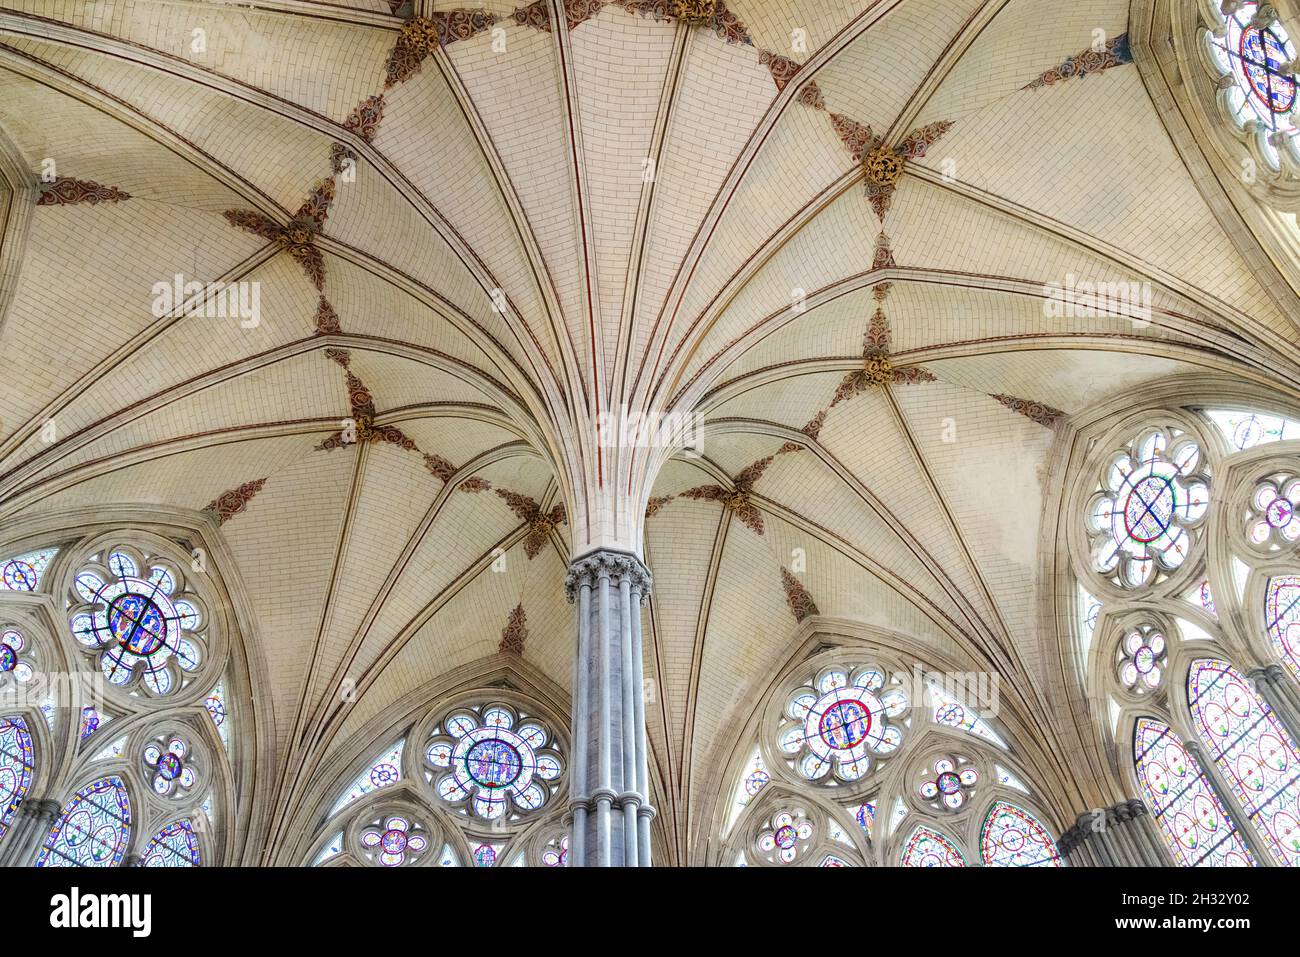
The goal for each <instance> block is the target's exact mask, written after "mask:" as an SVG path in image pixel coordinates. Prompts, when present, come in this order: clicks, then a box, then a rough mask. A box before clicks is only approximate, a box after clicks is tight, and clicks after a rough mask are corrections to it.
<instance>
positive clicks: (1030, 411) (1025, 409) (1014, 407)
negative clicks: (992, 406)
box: [992, 392, 1065, 429]
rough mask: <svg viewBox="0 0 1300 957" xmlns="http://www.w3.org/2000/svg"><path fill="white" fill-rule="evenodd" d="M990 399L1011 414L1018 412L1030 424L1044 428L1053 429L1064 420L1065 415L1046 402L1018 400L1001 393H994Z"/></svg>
mask: <svg viewBox="0 0 1300 957" xmlns="http://www.w3.org/2000/svg"><path fill="white" fill-rule="evenodd" d="M992 398H994V399H997V400H998V401H999V402H1001V403H1002V404H1003V405H1005V406H1006V407H1007V408H1008V409H1010V410H1011V411H1013V412H1019V413H1020V414H1021V415H1023V416H1024V417H1025V418H1027V419H1029V420H1030V421H1031V422H1037V423H1038V424H1039V425H1041V426H1043V427H1044V428H1048V429H1050V428H1053V427H1055V425H1056V423H1058V422H1060V421H1061V419H1063V418H1065V413H1064V412H1062V411H1061V410H1060V409H1054V408H1052V406H1050V405H1048V404H1047V403H1046V402H1034V401H1033V400H1032V399H1020V398H1017V397H1016V396H1014V395H1005V394H1003V393H1000V392H999V393H994V394H993V395H992Z"/></svg>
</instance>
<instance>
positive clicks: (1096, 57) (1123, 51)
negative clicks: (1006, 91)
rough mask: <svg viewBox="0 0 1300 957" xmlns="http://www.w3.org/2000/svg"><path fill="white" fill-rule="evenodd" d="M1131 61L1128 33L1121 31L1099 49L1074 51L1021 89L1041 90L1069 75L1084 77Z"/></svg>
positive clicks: (1065, 78) (1067, 77)
mask: <svg viewBox="0 0 1300 957" xmlns="http://www.w3.org/2000/svg"><path fill="white" fill-rule="evenodd" d="M1132 62H1133V54H1132V52H1130V50H1129V43H1128V34H1127V33H1121V34H1120V35H1119V36H1117V37H1114V38H1112V39H1111V40H1109V41H1108V42H1107V43H1106V45H1105V46H1104V47H1103V48H1102V49H1100V50H1094V49H1093V48H1091V47H1089V48H1088V49H1087V50H1084V51H1082V52H1080V53H1076V54H1075V55H1074V56H1072V57H1069V58H1068V59H1066V61H1065V62H1064V63H1062V64H1061V65H1060V66H1058V67H1054V68H1053V69H1051V70H1047V71H1046V72H1045V73H1042V74H1041V75H1039V76H1038V77H1037V78H1036V79H1034V80H1033V81H1032V82H1031V83H1028V84H1026V85H1025V86H1024V87H1023V89H1026V90H1041V89H1042V88H1043V87H1045V86H1051V85H1052V84H1053V83H1059V82H1060V81H1061V80H1068V79H1070V78H1071V77H1086V76H1089V75H1091V74H1093V73H1100V72H1102V71H1103V70H1109V69H1111V68H1112V67H1117V66H1122V65H1124V64H1125V63H1132Z"/></svg>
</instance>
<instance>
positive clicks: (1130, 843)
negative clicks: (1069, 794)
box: [1059, 798, 1173, 867]
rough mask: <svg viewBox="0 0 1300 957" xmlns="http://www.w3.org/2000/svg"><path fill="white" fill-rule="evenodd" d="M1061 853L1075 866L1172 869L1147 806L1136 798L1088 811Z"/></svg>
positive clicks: (1069, 833) (1063, 837)
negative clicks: (1148, 813)
mask: <svg viewBox="0 0 1300 957" xmlns="http://www.w3.org/2000/svg"><path fill="white" fill-rule="evenodd" d="M1059 846H1060V848H1061V853H1062V854H1063V855H1064V857H1065V860H1066V862H1067V863H1068V864H1070V865H1071V866H1072V867H1172V866H1173V860H1172V859H1171V858H1170V856H1169V851H1168V849H1167V848H1166V847H1165V846H1164V844H1162V843H1161V841H1160V835H1159V834H1157V833H1156V832H1155V828H1154V826H1153V825H1152V823H1151V818H1150V817H1149V816H1148V815H1147V808H1146V805H1145V804H1143V803H1142V802H1141V801H1139V800H1137V799H1136V798H1134V799H1132V800H1128V801H1120V802H1119V803H1118V804H1115V805H1112V806H1111V807H1108V808H1104V809H1098V810H1093V811H1084V812H1083V813H1082V814H1080V815H1079V819H1078V821H1077V822H1075V825H1074V827H1072V828H1070V829H1069V830H1068V831H1066V832H1065V833H1064V834H1062V835H1061V840H1060V841H1059Z"/></svg>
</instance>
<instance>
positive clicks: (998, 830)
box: [980, 801, 1061, 867]
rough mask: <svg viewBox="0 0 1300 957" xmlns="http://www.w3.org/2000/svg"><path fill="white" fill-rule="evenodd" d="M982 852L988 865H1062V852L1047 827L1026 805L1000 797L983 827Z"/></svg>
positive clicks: (981, 834)
mask: <svg viewBox="0 0 1300 957" xmlns="http://www.w3.org/2000/svg"><path fill="white" fill-rule="evenodd" d="M980 856H981V858H982V859H983V861H984V864H985V866H987V867H1060V866H1061V853H1060V851H1058V850H1057V849H1056V842H1055V841H1054V840H1052V835H1051V834H1049V833H1047V828H1045V827H1043V825H1042V824H1041V823H1040V822H1039V820H1038V818H1036V817H1034V816H1033V815H1032V814H1030V813H1029V812H1028V811H1026V810H1025V809H1024V808H1021V807H1017V806H1016V805H1014V804H1010V803H1008V802H1006V801H998V802H997V803H996V804H994V805H993V806H992V807H991V808H989V813H988V814H987V815H986V816H985V818H984V826H983V827H982V828H981V829H980Z"/></svg>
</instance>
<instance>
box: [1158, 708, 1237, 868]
mask: <svg viewBox="0 0 1300 957" xmlns="http://www.w3.org/2000/svg"><path fill="white" fill-rule="evenodd" d="M1133 760H1134V764H1135V766H1136V769H1137V778H1138V784H1139V786H1140V787H1141V788H1142V799H1143V800H1144V801H1145V802H1146V805H1147V810H1149V811H1150V812H1151V816H1152V818H1154V819H1155V822H1156V824H1157V825H1158V826H1159V828H1160V833H1161V834H1162V835H1163V836H1164V839H1165V843H1167V844H1168V845H1169V847H1170V849H1171V850H1172V851H1173V853H1174V857H1175V858H1176V859H1177V860H1178V862H1179V863H1180V864H1182V865H1183V866H1185V867H1253V866H1254V864H1255V860H1254V857H1253V856H1252V855H1251V853H1250V850H1249V848H1247V847H1246V844H1245V842H1244V841H1243V840H1242V837H1241V835H1240V834H1238V833H1237V829H1236V827H1235V826H1234V825H1233V823H1232V819H1231V818H1229V817H1228V814H1227V812H1226V811H1224V809H1223V805H1222V804H1220V803H1219V796H1218V795H1217V794H1216V793H1215V792H1214V788H1213V787H1212V786H1211V785H1210V782H1209V781H1208V780H1207V779H1206V777H1205V771H1204V769H1202V768H1201V766H1200V765H1199V764H1198V763H1197V762H1196V759H1195V758H1193V757H1192V756H1191V755H1190V754H1189V753H1188V752H1187V749H1186V748H1184V747H1183V745H1182V743H1181V742H1180V741H1179V740H1178V738H1177V737H1175V736H1174V733H1173V731H1172V730H1171V729H1170V727H1169V725H1167V724H1163V723H1161V722H1159V721H1155V720H1153V719H1151V718H1141V719H1139V720H1138V722H1137V725H1136V726H1135V728H1134V732H1133Z"/></svg>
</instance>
